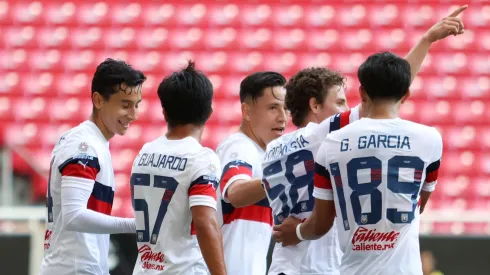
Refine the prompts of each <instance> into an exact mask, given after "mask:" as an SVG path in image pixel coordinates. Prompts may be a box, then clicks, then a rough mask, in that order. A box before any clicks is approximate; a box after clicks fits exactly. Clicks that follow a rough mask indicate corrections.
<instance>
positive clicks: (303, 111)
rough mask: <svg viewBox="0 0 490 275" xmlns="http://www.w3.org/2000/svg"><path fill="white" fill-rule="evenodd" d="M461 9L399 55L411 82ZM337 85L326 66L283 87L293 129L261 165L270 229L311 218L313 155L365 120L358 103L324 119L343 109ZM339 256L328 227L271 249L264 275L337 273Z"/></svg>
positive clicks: (274, 143)
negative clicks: (310, 238) (309, 238)
mask: <svg viewBox="0 0 490 275" xmlns="http://www.w3.org/2000/svg"><path fill="white" fill-rule="evenodd" d="M464 9H466V7H460V8H459V9H457V10H456V11H455V12H453V13H452V14H451V15H450V16H449V17H447V18H444V19H443V20H441V21H440V22H438V23H437V24H436V25H434V26H433V27H432V28H430V29H429V30H428V31H427V33H426V34H425V35H424V37H423V38H422V39H421V40H420V41H419V43H418V44H417V45H416V46H415V47H414V48H413V49H412V50H411V51H410V53H409V54H408V55H407V56H406V57H405V59H406V60H407V61H408V62H409V63H410V65H411V81H412V80H413V78H414V77H415V76H416V74H417V72H418V70H419V69H420V66H421V64H422V62H423V59H424V57H425V55H426V53H427V51H428V48H429V46H430V44H431V43H432V42H435V41H437V40H439V39H443V38H445V37H447V36H448V35H449V34H456V33H457V34H461V33H463V29H459V28H458V29H454V26H455V25H458V26H459V25H460V24H461V26H462V23H461V21H460V20H459V19H457V18H455V17H456V16H457V15H458V14H459V13H461V12H462V11H463V10H464ZM343 86H344V78H343V76H342V75H340V74H339V73H337V72H333V71H330V70H328V69H326V68H308V69H304V70H302V71H300V72H298V73H297V74H296V75H295V76H293V77H292V78H291V79H290V80H289V81H288V84H287V85H286V90H287V92H286V106H287V108H288V109H289V110H290V112H291V116H292V119H293V123H294V124H295V125H296V126H297V127H298V130H296V131H294V132H292V133H288V134H286V135H283V136H282V137H280V138H278V139H276V140H273V141H272V142H270V143H269V144H268V145H267V150H266V154H265V159H264V162H263V164H262V166H263V168H264V171H263V175H264V179H263V182H264V186H265V188H266V191H267V193H268V198H269V201H270V205H271V207H272V209H273V215H274V217H275V224H276V225H279V224H281V222H282V221H283V220H284V219H285V218H287V217H288V216H290V215H291V216H294V217H298V218H299V219H304V218H306V217H307V216H309V215H310V214H311V211H312V208H313V204H314V200H313V196H312V193H313V174H314V173H313V171H314V169H313V168H314V165H313V163H314V160H313V156H314V155H315V154H316V152H317V151H318V148H319V147H320V144H321V141H322V140H323V138H324V137H325V136H327V134H328V133H330V132H331V131H336V130H338V129H340V128H342V127H344V126H346V125H348V124H349V123H351V122H353V121H357V120H358V119H359V118H360V117H363V116H365V113H366V112H365V108H364V107H363V104H362V103H361V104H360V105H358V106H356V107H354V108H353V109H351V110H348V111H345V112H343V113H340V114H338V115H335V116H332V117H330V118H329V119H326V118H327V117H329V116H331V115H333V114H335V113H337V112H341V111H343V110H345V109H346V108H347V105H346V100H345V93H344V89H343ZM321 121H323V122H322V123H320V124H317V123H319V122H321ZM297 222H299V220H298V221H297ZM341 254H342V253H341V252H340V251H339V247H338V240H337V230H336V228H335V227H334V228H333V229H332V230H330V232H329V233H328V234H326V235H325V236H323V237H322V238H321V239H320V240H317V241H314V242H303V243H301V244H299V245H298V246H294V247H293V246H290V247H283V246H282V245H280V244H279V245H276V246H275V248H274V253H273V256H272V264H271V267H270V270H269V274H273V275H277V274H338V272H339V271H338V269H339V266H340V258H341Z"/></svg>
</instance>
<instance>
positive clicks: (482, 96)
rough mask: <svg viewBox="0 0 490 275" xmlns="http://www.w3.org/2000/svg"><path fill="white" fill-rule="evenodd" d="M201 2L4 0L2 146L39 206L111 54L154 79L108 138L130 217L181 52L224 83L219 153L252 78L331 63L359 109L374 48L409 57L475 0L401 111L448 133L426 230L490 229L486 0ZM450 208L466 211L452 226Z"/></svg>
mask: <svg viewBox="0 0 490 275" xmlns="http://www.w3.org/2000/svg"><path fill="white" fill-rule="evenodd" d="M204 2H205V4H203V3H200V4H194V3H191V2H190V1H175V0H171V1H164V2H154V1H140V2H138V3H136V2H135V3H130V2H125V1H124V3H123V1H100V2H95V1H79V0H77V1H71V2H58V1H45V2H42V3H41V2H33V1H24V0H19V1H0V45H1V46H0V126H1V127H0V129H1V132H0V145H3V146H9V147H11V148H13V149H14V152H15V155H14V162H13V168H14V170H15V171H16V173H19V174H28V175H31V176H32V179H33V181H32V182H33V185H32V190H33V193H32V200H33V202H43V201H44V196H45V190H46V183H47V182H46V181H47V170H48V168H49V158H50V154H51V150H52V147H53V145H54V143H55V142H56V140H57V138H58V137H59V135H60V134H61V133H62V132H63V131H65V130H67V129H69V128H70V127H73V126H74V125H77V124H78V123H80V122H81V121H83V120H85V119H87V118H88V116H89V114H90V112H91V101H90V96H89V95H90V85H91V83H90V81H91V77H92V74H93V72H94V69H95V67H96V65H97V64H98V63H99V62H101V61H102V60H103V59H104V58H106V57H115V58H121V59H124V60H126V61H127V62H129V63H130V64H132V65H133V66H134V67H136V68H138V69H140V70H143V71H144V72H145V73H146V74H147V75H148V81H147V82H146V83H145V84H144V101H143V102H142V103H141V107H140V116H139V119H138V121H137V122H135V123H133V124H132V125H131V127H130V129H129V131H128V133H127V135H126V136H124V137H115V138H114V139H113V141H111V151H112V153H113V163H114V169H115V173H116V183H117V188H118V189H117V192H116V196H117V197H116V198H115V200H114V207H113V210H114V214H116V215H123V216H132V215H133V214H132V206H131V202H130V188H129V180H128V177H129V173H130V169H131V165H132V161H133V159H134V157H135V156H136V154H137V152H138V150H139V149H140V148H141V146H142V144H144V143H145V142H146V141H149V140H152V139H154V138H155V137H157V136H158V135H160V134H162V133H163V131H164V122H163V116H162V115H161V107H160V106H159V103H158V100H157V94H156V88H157V84H158V83H159V81H160V79H161V78H162V76H163V75H165V74H168V73H169V72H171V71H173V70H176V69H178V68H180V67H182V66H183V65H185V62H186V59H188V58H192V59H193V60H196V64H197V66H198V68H200V69H202V70H203V71H205V72H206V73H207V74H208V75H209V76H210V78H211V80H212V82H213V84H214V87H215V101H214V110H215V111H214V113H213V115H212V118H211V120H210V123H209V125H208V126H207V128H206V132H205V134H204V144H205V145H207V146H209V147H211V148H213V149H214V148H216V145H217V144H218V142H219V141H220V140H222V139H223V138H224V137H226V136H227V135H228V134H229V133H230V132H233V131H236V129H237V126H238V124H239V119H240V115H239V113H240V108H239V100H238V89H239V83H240V81H241V80H242V78H243V77H244V75H246V74H248V73H251V72H253V71H258V70H275V71H278V72H281V73H283V74H284V75H285V76H287V77H289V76H291V75H292V74H293V73H295V72H296V71H297V70H299V69H302V68H305V67H307V66H328V67H329V68H332V69H336V70H339V71H341V72H342V73H344V74H345V75H346V76H347V79H348V81H347V87H348V98H349V103H350V106H351V107H353V106H355V104H356V103H357V102H358V99H357V98H358V95H357V87H358V82H357V79H356V71H357V68H358V65H359V64H360V63H361V62H362V61H363V60H364V59H365V58H366V56H368V55H369V54H371V53H373V52H374V51H380V50H390V51H393V52H395V53H397V54H400V55H404V54H405V53H406V52H407V51H408V50H409V49H410V47H411V46H412V45H413V44H414V43H415V41H416V39H418V38H419V37H420V35H421V34H422V33H423V31H424V30H425V29H426V28H428V27H429V26H430V25H432V24H433V23H434V22H435V20H436V19H438V18H441V17H442V16H444V15H446V14H447V13H448V11H449V10H450V9H451V8H452V7H453V6H454V5H457V4H470V6H471V8H470V9H468V10H467V11H466V13H465V15H464V17H465V22H466V25H465V29H466V33H465V34H464V35H463V36H461V37H458V38H457V39H456V38H449V39H446V40H444V41H441V42H438V43H437V44H435V45H434V46H433V48H432V49H431V53H430V55H429V57H428V58H427V59H426V62H425V64H424V66H423V69H422V71H421V73H420V74H419V76H418V77H417V78H416V80H415V82H414V83H413V85H412V97H411V100H410V101H409V102H407V103H406V104H404V106H403V111H402V116H403V118H406V119H410V120H414V121H417V122H420V123H424V124H428V125H432V126H436V127H437V128H438V129H439V130H440V131H441V133H442V134H443V137H444V145H445V150H444V159H443V165H442V170H441V176H440V183H439V188H438V190H437V192H435V193H434V195H433V198H431V201H430V204H429V205H428V210H427V211H428V212H429V213H430V211H432V210H444V211H443V213H446V214H447V215H446V216H443V217H442V218H441V217H439V218H440V219H439V221H437V222H429V223H423V226H422V231H423V232H433V233H438V234H462V233H465V234H482V233H485V232H486V233H489V232H490V224H488V222H487V221H485V222H479V221H478V218H477V216H478V213H485V212H486V213H487V215H488V212H489V211H490V153H489V152H490V151H489V148H490V128H489V127H488V125H489V120H490V54H489V53H490V5H489V4H488V2H486V4H485V3H484V2H485V1H470V0H468V1H450V0H441V1H429V0H422V1H409V2H408V1H395V0H392V1H370V2H368V3H369V4H360V3H359V2H361V1H346V2H343V3H342V2H330V4H324V2H322V1H313V0H312V1H299V0H295V1H280V2H279V1H231V2H230V1H227V3H223V1H204ZM468 2H469V3H468ZM364 3H365V2H364ZM289 126H290V129H292V126H293V125H292V123H290V125H289ZM468 211H470V212H468ZM438 213H439V212H438ZM462 213H473V214H472V217H469V216H468V215H463V214H462ZM453 215H459V217H461V216H462V217H463V218H464V217H466V218H467V219H462V220H461V221H458V222H454V219H452V218H451V217H452V216H453ZM444 217H447V220H444ZM475 217H476V218H475Z"/></svg>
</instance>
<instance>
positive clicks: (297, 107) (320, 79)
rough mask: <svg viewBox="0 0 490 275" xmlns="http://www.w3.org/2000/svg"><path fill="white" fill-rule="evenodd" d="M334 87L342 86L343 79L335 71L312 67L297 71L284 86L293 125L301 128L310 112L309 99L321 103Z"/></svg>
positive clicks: (343, 83)
mask: <svg viewBox="0 0 490 275" xmlns="http://www.w3.org/2000/svg"><path fill="white" fill-rule="evenodd" d="M335 85H339V86H344V85H345V77H344V76H343V75H342V74H341V73H339V72H336V71H332V70H329V69H327V68H322V67H312V68H307V69H304V70H301V71H299V72H298V73H297V74H296V75H294V76H293V77H291V79H289V81H288V84H286V107H287V108H288V110H289V111H290V112H291V117H292V120H293V124H294V125H295V126H297V127H299V126H301V125H302V124H303V122H304V120H305V118H306V116H308V113H309V111H310V103H309V102H310V98H312V97H313V98H315V99H316V100H317V101H318V102H323V101H324V100H325V97H326V96H327V90H328V89H329V88H330V87H332V86H335Z"/></svg>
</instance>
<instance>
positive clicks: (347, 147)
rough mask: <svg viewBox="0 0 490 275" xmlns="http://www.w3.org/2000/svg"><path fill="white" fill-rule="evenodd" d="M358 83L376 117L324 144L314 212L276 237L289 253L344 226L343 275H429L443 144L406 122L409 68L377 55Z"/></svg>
mask: <svg viewBox="0 0 490 275" xmlns="http://www.w3.org/2000/svg"><path fill="white" fill-rule="evenodd" d="M358 78H359V81H360V84H361V87H360V88H359V91H360V94H361V98H362V102H363V104H364V105H363V106H364V108H366V111H367V114H368V115H367V116H366V117H365V118H362V119H361V120H359V121H357V122H354V123H352V124H350V125H347V126H345V127H344V128H343V129H340V130H338V131H336V132H333V133H330V134H329V135H328V136H327V138H326V139H325V140H324V141H323V142H322V145H321V146H320V149H319V150H318V154H317V156H316V158H315V160H316V163H315V180H314V185H315V188H314V191H313V196H314V197H315V198H316V199H315V206H314V208H313V212H312V214H311V215H310V216H309V217H308V218H307V219H306V221H305V222H304V223H300V222H299V223H298V222H297V221H298V219H296V218H290V219H288V220H287V221H285V222H284V223H283V225H279V226H277V227H276V228H275V229H276V230H278V231H279V232H278V233H277V234H276V235H277V238H278V241H282V242H283V243H284V245H289V244H294V243H296V242H297V240H298V239H299V240H312V239H317V238H319V237H321V236H322V235H324V234H325V233H326V232H327V231H328V230H329V229H330V227H332V225H333V222H334V219H336V220H337V227H338V232H339V240H340V247H341V250H342V252H343V253H344V255H343V257H342V264H341V267H340V273H341V274H348V275H350V274H367V275H369V274H422V266H421V260H420V248H419V236H418V235H419V219H420V213H421V212H422V211H423V208H424V206H425V204H426V203H427V201H428V199H429V196H430V194H431V192H432V191H434V189H435V186H436V183H437V176H438V169H439V165H440V159H441V157H442V138H441V135H440V134H439V132H438V131H437V130H436V129H435V128H432V127H428V126H425V125H421V124H417V123H414V122H411V121H407V120H403V119H400V118H399V117H398V114H399V109H400V105H401V104H402V103H403V101H404V100H406V99H407V97H408V96H409V87H410V78H411V77H410V64H408V62H407V61H406V60H404V59H402V58H400V57H398V56H396V55H394V54H391V53H387V52H382V53H377V54H374V55H371V56H370V57H369V58H368V59H367V60H366V61H365V62H364V63H363V64H362V65H361V67H360V68H359V70H358ZM419 201H420V207H419V204H418V202H419Z"/></svg>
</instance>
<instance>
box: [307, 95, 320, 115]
mask: <svg viewBox="0 0 490 275" xmlns="http://www.w3.org/2000/svg"><path fill="white" fill-rule="evenodd" d="M308 104H309V105H310V110H311V111H312V112H313V113H314V114H315V115H316V114H318V101H317V100H316V98H314V97H310V100H309V101H308Z"/></svg>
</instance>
